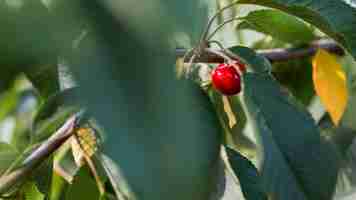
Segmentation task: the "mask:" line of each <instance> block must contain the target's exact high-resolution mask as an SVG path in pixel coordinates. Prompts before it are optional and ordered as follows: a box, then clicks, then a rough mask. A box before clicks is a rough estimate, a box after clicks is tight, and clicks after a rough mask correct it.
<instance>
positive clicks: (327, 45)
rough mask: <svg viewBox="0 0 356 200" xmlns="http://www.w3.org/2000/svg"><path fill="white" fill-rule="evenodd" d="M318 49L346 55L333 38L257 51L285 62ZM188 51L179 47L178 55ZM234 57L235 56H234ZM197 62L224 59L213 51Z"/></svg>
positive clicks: (271, 59) (180, 56)
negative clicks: (293, 46) (298, 45)
mask: <svg viewBox="0 0 356 200" xmlns="http://www.w3.org/2000/svg"><path fill="white" fill-rule="evenodd" d="M318 49H324V50H326V51H328V52H330V53H332V54H336V55H344V53H345V52H344V50H343V48H341V47H340V46H339V45H338V44H336V43H335V42H333V41H331V40H325V39H322V40H317V41H314V42H312V43H311V44H310V45H308V46H305V47H300V48H277V49H266V50H257V53H258V54H260V55H262V56H264V57H266V58H267V59H268V60H269V61H270V62H283V61H288V60H293V59H300V58H304V57H309V56H313V55H314V54H315V53H316V51H317V50H318ZM186 53H187V50H186V49H183V48H177V49H176V57H177V58H182V57H183V56H184V55H185V54H186ZM191 56H192V54H190V55H189V54H188V55H187V56H186V58H185V62H188V61H189V59H190V58H191ZM232 59H233V58H232ZM194 62H196V63H222V62H224V59H223V58H221V56H218V55H216V54H214V53H211V52H205V53H204V54H202V55H200V56H197V57H196V58H195V59H194Z"/></svg>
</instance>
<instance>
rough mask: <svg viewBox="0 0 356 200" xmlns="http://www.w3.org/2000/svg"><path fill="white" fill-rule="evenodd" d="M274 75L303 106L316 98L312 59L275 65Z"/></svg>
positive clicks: (307, 58)
mask: <svg viewBox="0 0 356 200" xmlns="http://www.w3.org/2000/svg"><path fill="white" fill-rule="evenodd" d="M272 71H273V75H274V76H275V78H276V79H277V80H278V82H279V83H281V84H282V85H283V86H284V87H286V88H288V91H289V92H290V93H291V94H292V95H293V96H294V97H295V98H296V99H297V100H298V101H300V102H301V103H303V105H305V106H308V105H309V104H310V102H311V100H312V98H313V97H314V96H315V90H314V84H313V78H312V71H313V67H312V64H311V62H310V58H309V57H306V58H303V59H298V60H290V61H286V62H276V63H273V70H272Z"/></svg>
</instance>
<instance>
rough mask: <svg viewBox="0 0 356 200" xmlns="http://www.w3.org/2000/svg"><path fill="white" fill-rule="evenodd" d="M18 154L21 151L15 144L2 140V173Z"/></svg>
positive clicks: (0, 149) (0, 160)
mask: <svg viewBox="0 0 356 200" xmlns="http://www.w3.org/2000/svg"><path fill="white" fill-rule="evenodd" d="M18 156H19V153H18V152H17V150H16V149H15V148H14V147H13V146H11V145H9V144H6V143H2V142H0V175H2V174H3V173H4V172H5V171H6V170H7V169H8V168H9V167H10V166H11V164H12V163H13V162H14V161H15V160H16V159H17V157H18Z"/></svg>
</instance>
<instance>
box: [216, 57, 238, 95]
mask: <svg viewBox="0 0 356 200" xmlns="http://www.w3.org/2000/svg"><path fill="white" fill-rule="evenodd" d="M211 79H212V83H213V86H214V88H215V89H216V90H218V91H220V92H221V93H222V94H224V95H229V96H230V95H235V94H238V93H239V92H240V91H241V78H240V75H239V73H238V72H237V70H236V69H235V68H234V67H233V66H232V65H229V64H225V63H222V64H219V65H218V67H216V68H215V69H214V70H213V72H212V77H211Z"/></svg>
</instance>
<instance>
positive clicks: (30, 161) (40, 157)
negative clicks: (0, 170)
mask: <svg viewBox="0 0 356 200" xmlns="http://www.w3.org/2000/svg"><path fill="white" fill-rule="evenodd" d="M76 122H77V115H74V116H73V117H71V118H69V119H68V120H67V121H66V123H64V125H63V126H62V127H61V128H60V129H58V130H57V132H56V133H54V134H53V135H52V136H51V137H50V138H49V139H48V140H47V141H45V142H44V143H42V144H41V145H40V146H39V147H38V148H37V149H36V150H34V151H33V152H32V153H31V154H30V155H29V156H28V157H27V158H26V159H25V160H24V161H23V162H22V165H21V166H20V167H19V168H17V169H16V170H14V171H12V172H10V173H8V174H5V175H3V176H2V177H0V195H2V194H4V193H6V192H7V191H9V189H11V187H13V186H14V185H16V184H17V183H18V182H19V181H21V180H23V179H24V178H25V177H27V176H28V175H29V174H31V173H32V172H33V171H34V170H35V169H36V168H37V167H38V166H39V165H40V164H41V163H42V162H43V161H44V160H45V159H46V158H48V156H49V155H50V154H52V153H53V152H54V151H56V150H57V149H58V148H59V147H60V146H61V145H62V144H63V143H64V142H65V141H66V140H67V139H68V138H69V137H70V136H72V134H73V132H74V131H73V129H74V127H75V125H76Z"/></svg>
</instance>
